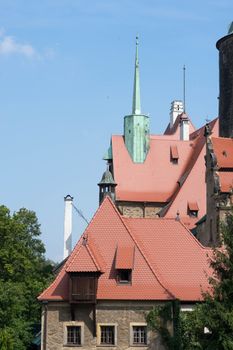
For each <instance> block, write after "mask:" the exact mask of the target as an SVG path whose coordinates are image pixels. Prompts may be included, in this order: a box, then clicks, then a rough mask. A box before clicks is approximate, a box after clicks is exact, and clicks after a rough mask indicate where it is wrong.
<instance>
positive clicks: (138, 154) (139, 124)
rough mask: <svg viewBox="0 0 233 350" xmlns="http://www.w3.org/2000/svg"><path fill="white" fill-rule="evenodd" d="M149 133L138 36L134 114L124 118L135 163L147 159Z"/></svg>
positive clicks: (126, 139) (126, 135)
mask: <svg viewBox="0 0 233 350" xmlns="http://www.w3.org/2000/svg"><path fill="white" fill-rule="evenodd" d="M149 134H150V131H149V117H148V115H145V114H142V113H141V99H140V80H139V59H138V37H136V54H135V67H134V86H133V106H132V114H130V115H126V116H125V118H124V139H125V145H126V148H127V150H128V152H129V154H130V156H131V159H132V161H133V162H134V163H143V162H144V161H145V159H146V156H147V153H148V150H149Z"/></svg>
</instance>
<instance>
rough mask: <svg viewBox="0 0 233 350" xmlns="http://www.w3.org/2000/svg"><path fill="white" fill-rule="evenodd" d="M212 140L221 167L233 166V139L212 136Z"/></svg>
mask: <svg viewBox="0 0 233 350" xmlns="http://www.w3.org/2000/svg"><path fill="white" fill-rule="evenodd" d="M211 141H212V144H213V150H214V154H215V156H216V158H217V165H218V167H219V169H224V168H233V139H231V138H224V137H212V138H211Z"/></svg>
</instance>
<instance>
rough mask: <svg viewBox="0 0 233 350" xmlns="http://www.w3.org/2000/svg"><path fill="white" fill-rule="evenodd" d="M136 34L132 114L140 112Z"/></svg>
mask: <svg viewBox="0 0 233 350" xmlns="http://www.w3.org/2000/svg"><path fill="white" fill-rule="evenodd" d="M138 44H139V42H138V35H137V36H136V54H135V68H134V69H135V70H134V89H133V108H132V114H141V100H140V81H139V60H138Z"/></svg>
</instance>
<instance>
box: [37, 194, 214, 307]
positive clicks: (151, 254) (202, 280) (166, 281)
mask: <svg viewBox="0 0 233 350" xmlns="http://www.w3.org/2000/svg"><path fill="white" fill-rule="evenodd" d="M110 218H111V220H110ZM84 235H85V237H88V239H87V243H86V246H85V245H84V246H83V236H82V237H81V239H80V240H79V242H78V243H77V245H76V247H75V248H74V250H73V252H72V253H71V255H70V257H69V258H68V260H67V262H66V263H65V265H64V266H63V268H62V270H61V271H60V273H59V275H58V276H57V278H56V279H55V281H54V282H53V283H52V284H51V285H50V286H49V287H48V288H47V289H46V290H45V291H44V292H43V293H42V294H41V295H40V296H39V300H68V298H69V293H68V287H69V278H68V272H67V271H73V270H74V271H76V270H77V269H80V266H81V270H85V266H87V269H86V270H89V269H90V268H93V267H96V268H98V267H97V266H99V264H100V260H101V264H104V265H105V270H104V272H103V273H102V274H101V276H100V277H99V281H98V290H97V299H99V300H100V299H105V300H112V299H113V300H168V299H173V298H179V299H181V300H183V301H196V300H200V299H201V298H202V290H206V289H207V288H208V282H207V277H206V274H207V275H210V274H211V270H210V268H209V264H208V258H207V253H208V254H210V250H208V249H205V248H204V247H203V246H201V244H200V243H199V242H198V241H197V240H196V239H195V238H194V237H193V235H192V234H191V233H190V232H189V231H188V230H187V228H186V227H185V226H184V225H183V224H182V223H181V222H179V221H176V220H173V219H156V218H154V219H143V218H142V219H129V218H128V219H127V218H124V217H122V216H121V215H120V214H119V212H118V211H117V209H116V208H115V206H114V205H113V203H112V202H111V200H110V199H109V198H108V197H106V198H105V200H104V201H103V203H102V204H101V206H100V207H99V209H98V210H97V212H96V214H95V215H94V217H93V219H92V221H91V223H90V224H89V226H88V227H87V229H86V231H85V233H84ZM122 244H123V245H124V247H135V249H134V269H133V272H132V284H131V285H119V284H117V282H116V270H115V268H114V259H115V254H116V248H117V247H120V246H122ZM90 247H91V252H92V254H93V253H94V254H95V256H98V263H97V262H96V261H94V259H93V256H92V254H89V251H88V249H89V248H90ZM80 250H83V252H82V253H80ZM131 252H132V250H131ZM83 258H84V261H81V260H82V259H83ZM79 260H80V261H79ZM99 268H100V266H99ZM102 270H103V269H102Z"/></svg>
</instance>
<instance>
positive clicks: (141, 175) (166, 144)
mask: <svg viewBox="0 0 233 350" xmlns="http://www.w3.org/2000/svg"><path fill="white" fill-rule="evenodd" d="M210 128H211V129H212V132H213V135H216V136H217V135H218V120H217V119H215V120H213V121H212V122H211V123H210ZM205 147H206V146H205V137H204V127H202V128H200V129H198V130H196V131H194V132H193V133H192V134H190V141H180V140H175V139H173V138H171V137H170V136H169V135H162V136H161V135H160V136H157V135H151V136H150V149H149V152H148V155H147V158H146V160H145V162H144V163H142V164H138V163H133V161H132V160H131V158H130V155H129V153H128V151H127V149H126V147H125V144H124V139H123V137H122V136H112V151H113V169H114V178H115V181H116V182H117V184H118V185H117V187H116V200H118V201H132V202H161V203H169V204H168V205H167V206H166V208H164V209H162V212H161V215H162V216H165V217H169V218H175V217H176V213H177V211H179V212H180V217H181V218H183V219H185V221H186V222H187V223H188V225H189V227H190V228H192V227H194V223H195V220H193V219H192V218H190V219H189V218H188V216H187V201H189V202H197V203H198V206H199V212H198V215H199V217H201V216H203V215H204V214H205V213H206V196H205V186H206V184H205V162H204V155H205ZM171 149H173V150H175V149H176V150H177V153H178V155H179V159H178V163H177V164H174V163H173V162H171Z"/></svg>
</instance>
